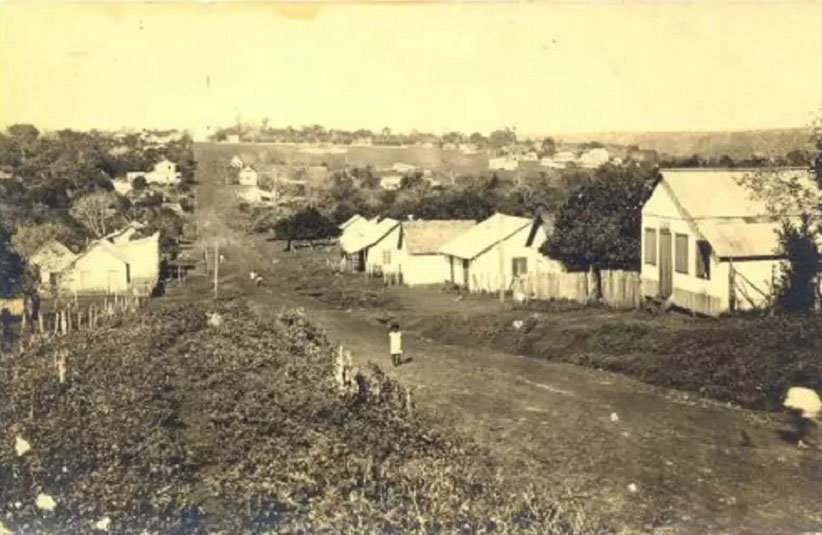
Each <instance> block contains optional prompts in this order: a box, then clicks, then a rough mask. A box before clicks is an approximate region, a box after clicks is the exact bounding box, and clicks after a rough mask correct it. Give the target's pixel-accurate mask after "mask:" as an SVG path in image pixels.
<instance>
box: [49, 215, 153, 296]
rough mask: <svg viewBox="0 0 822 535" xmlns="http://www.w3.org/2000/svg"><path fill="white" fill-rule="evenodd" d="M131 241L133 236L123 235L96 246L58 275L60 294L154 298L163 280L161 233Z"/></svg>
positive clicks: (100, 241)
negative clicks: (151, 295) (158, 285)
mask: <svg viewBox="0 0 822 535" xmlns="http://www.w3.org/2000/svg"><path fill="white" fill-rule="evenodd" d="M127 228H130V227H127ZM131 237H132V234H131V233H128V232H120V233H119V234H116V233H113V234H112V235H109V236H108V237H106V238H101V239H99V240H97V241H94V242H92V243H91V244H90V245H89V247H88V248H87V249H86V250H85V251H83V252H82V253H81V254H79V255H77V256H76V257H75V258H74V259H73V260H72V261H71V262H70V263H69V264H68V265H67V266H65V267H64V268H63V269H62V270H61V271H60V272H59V273H57V274H56V275H57V276H56V278H57V287H58V291H59V292H60V293H63V294H66V293H68V294H98V293H108V294H111V293H120V294H125V293H131V294H136V295H148V294H150V293H151V291H152V290H153V289H154V287H155V286H156V285H157V281H158V280H159V276H160V233H159V232H155V233H154V234H152V235H151V236H149V237H146V238H140V239H136V240H132V239H130V238H131Z"/></svg>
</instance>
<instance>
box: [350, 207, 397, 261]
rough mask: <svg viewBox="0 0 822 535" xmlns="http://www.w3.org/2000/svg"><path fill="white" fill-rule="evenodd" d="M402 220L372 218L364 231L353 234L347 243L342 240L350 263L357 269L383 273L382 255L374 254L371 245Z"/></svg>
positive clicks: (363, 227) (363, 228) (364, 227)
mask: <svg viewBox="0 0 822 535" xmlns="http://www.w3.org/2000/svg"><path fill="white" fill-rule="evenodd" d="M399 224H400V222H399V221H397V220H396V219H391V218H385V219H382V220H379V221H376V218H375V219H372V220H370V221H368V224H367V225H366V226H362V227H361V228H362V231H361V232H358V233H356V234H352V235H351V238H350V239H347V240H346V241H345V243H343V242H342V240H341V241H340V245H341V246H342V251H343V255H344V257H345V258H346V260H347V262H348V264H349V265H350V266H352V269H354V270H355V271H363V270H365V271H367V272H368V273H372V274H379V273H382V260H383V259H382V257H381V256H379V255H374V254H373V252H372V251H371V247H372V246H373V245H374V244H376V243H377V242H379V241H380V240H382V239H383V238H384V237H385V236H386V235H387V234H389V233H390V232H392V231H393V230H394V229H395V228H397V226H399Z"/></svg>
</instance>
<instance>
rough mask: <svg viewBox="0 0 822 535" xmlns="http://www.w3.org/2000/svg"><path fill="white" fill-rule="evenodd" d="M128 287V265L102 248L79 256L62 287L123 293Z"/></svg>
mask: <svg viewBox="0 0 822 535" xmlns="http://www.w3.org/2000/svg"><path fill="white" fill-rule="evenodd" d="M128 287H129V283H128V265H127V264H126V263H125V262H123V261H121V260H120V259H118V258H115V257H114V256H112V255H110V254H109V253H107V252H106V251H104V250H102V249H97V250H95V251H92V252H91V253H90V254H87V255H84V256H83V257H82V258H79V259H78V260H77V262H76V263H75V264H74V266H73V267H72V269H71V270H70V271H69V272H67V273H65V274H64V276H63V277H62V280H61V289H63V290H65V291H68V292H77V293H96V292H108V293H123V292H125V291H126V290H128Z"/></svg>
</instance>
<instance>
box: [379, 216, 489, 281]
mask: <svg viewBox="0 0 822 535" xmlns="http://www.w3.org/2000/svg"><path fill="white" fill-rule="evenodd" d="M474 225H476V221H460V220H439V221H403V222H402V223H401V224H400V225H399V226H397V227H396V228H395V229H394V230H392V231H391V232H390V233H389V234H387V235H386V236H385V237H383V239H382V240H380V241H379V242H377V243H375V244H374V245H373V247H372V248H371V254H372V255H375V256H376V257H377V258H380V259H381V269H382V272H383V273H385V274H388V275H393V276H396V277H397V279H398V280H399V281H401V282H402V283H403V284H406V285H408V286H417V285H422V284H442V283H444V282H447V281H448V280H450V273H451V271H450V261H449V259H448V257H446V256H445V255H443V254H441V253H440V252H439V250H440V247H442V246H443V245H444V244H445V243H447V242H449V241H451V240H453V239H454V238H456V237H457V236H459V235H460V234H462V233H464V232H466V231H467V230H468V229H470V228H471V227H473V226H474Z"/></svg>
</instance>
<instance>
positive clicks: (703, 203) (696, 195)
mask: <svg viewBox="0 0 822 535" xmlns="http://www.w3.org/2000/svg"><path fill="white" fill-rule="evenodd" d="M660 173H661V174H662V181H661V182H660V184H658V185H657V187H660V186H662V187H667V188H668V190H669V191H670V192H671V195H672V196H673V197H674V199H675V200H676V202H677V203H679V205H680V206H681V207H682V208H683V209H684V210H685V211H686V212H687V214H688V215H689V216H690V217H691V219H694V220H698V219H705V218H719V217H721V218H734V217H773V214H771V213H770V212H769V211H768V209H767V206H766V203H765V201H764V200H762V199H760V198H757V197H756V196H755V195H754V194H753V192H751V191H750V190H749V189H748V188H746V187H745V186H743V185H741V184H740V183H739V180H741V179H743V178H745V177H746V176H752V175H754V174H756V173H771V174H772V175H773V177H774V179H776V178H778V179H780V180H784V181H788V180H791V179H794V178H795V179H796V180H798V181H799V183H800V184H801V185H802V186H803V187H805V188H809V189H810V190H811V191H815V189H816V185H815V184H814V181H813V179H812V177H811V174H810V171H808V170H807V169H804V168H782V169H707V168H702V169H662V170H661V171H660ZM798 213H799V212H798V210H796V211H795V214H796V215H798Z"/></svg>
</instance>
